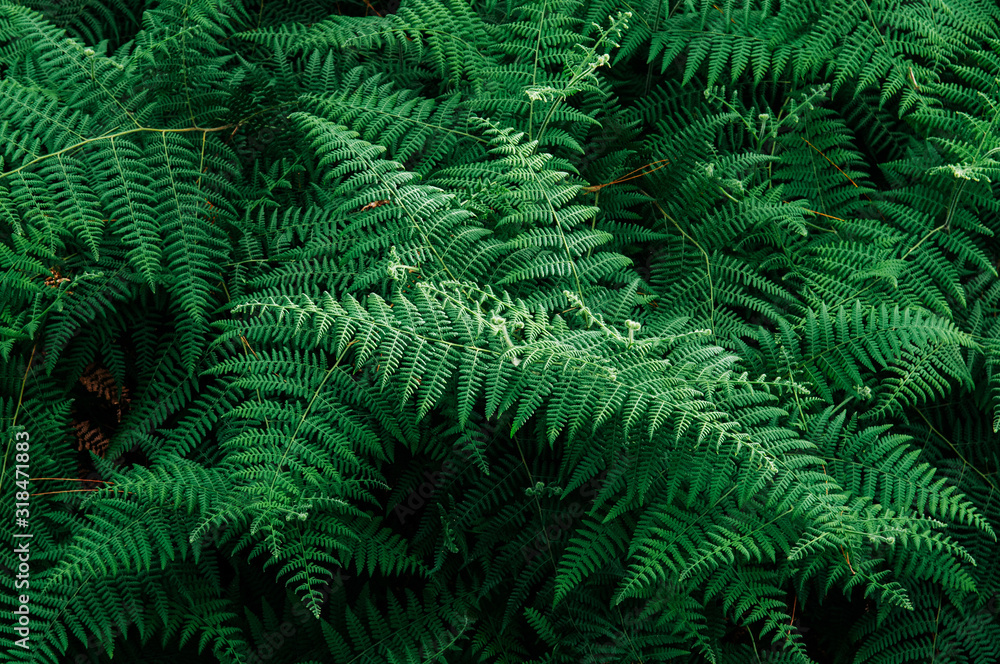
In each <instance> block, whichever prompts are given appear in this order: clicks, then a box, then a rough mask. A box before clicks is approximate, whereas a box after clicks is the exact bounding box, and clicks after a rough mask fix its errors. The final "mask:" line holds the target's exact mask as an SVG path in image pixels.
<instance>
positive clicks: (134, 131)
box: [0, 124, 233, 179]
mask: <svg viewBox="0 0 1000 664" xmlns="http://www.w3.org/2000/svg"><path fill="white" fill-rule="evenodd" d="M232 127H233V125H231V124H227V125H222V126H221V127H185V128H184V129H156V128H153V127H139V128H137V129H127V130H125V131H120V132H118V133H115V134H104V135H102V136H95V137H94V138H88V139H86V140H84V141H80V142H79V143H75V144H73V145H70V146H69V147H65V148H63V149H62V150H58V151H56V152H53V153H51V154H46V155H42V156H41V157H36V158H35V159H32V160H31V161H29V162H28V163H26V164H21V165H20V166H18V167H17V168H15V169H12V170H9V171H4V172H3V173H0V179H3V178H5V177H7V176H8V175H13V174H14V173H19V172H20V171H23V170H24V169H25V168H27V167H28V166H32V165H33V164H37V163H38V162H40V161H45V160H46V159H51V158H52V157H58V156H59V155H62V154H65V153H67V152H70V151H72V150H75V149H77V148H80V147H83V146H84V145H87V144H88V143H96V142H97V141H104V140H108V139H114V138H119V137H121V136H128V135H129V134H138V133H140V132H144V131H153V132H159V133H160V134H183V133H187V132H191V131H201V132H205V133H210V132H215V131H224V130H226V129H231V128H232Z"/></svg>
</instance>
